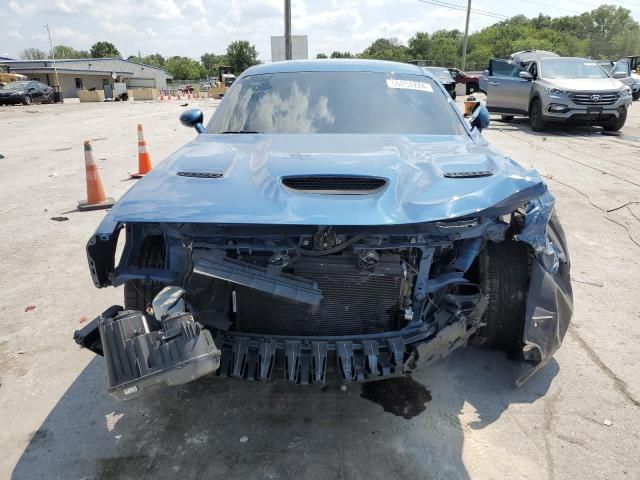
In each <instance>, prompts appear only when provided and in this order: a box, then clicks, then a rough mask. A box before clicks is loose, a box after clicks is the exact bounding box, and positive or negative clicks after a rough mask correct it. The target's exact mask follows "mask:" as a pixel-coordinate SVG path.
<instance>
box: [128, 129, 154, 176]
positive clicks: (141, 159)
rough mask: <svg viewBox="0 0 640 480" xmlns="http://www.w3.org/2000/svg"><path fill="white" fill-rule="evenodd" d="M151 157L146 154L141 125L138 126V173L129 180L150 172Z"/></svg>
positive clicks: (133, 174)
mask: <svg viewBox="0 0 640 480" xmlns="http://www.w3.org/2000/svg"><path fill="white" fill-rule="evenodd" d="M152 168H153V167H152V166H151V157H150V156H149V152H147V142H145V140H144V135H143V133H142V124H141V123H139V124H138V173H132V174H131V178H142V177H144V176H145V175H146V174H147V173H149V172H150V171H151V169H152Z"/></svg>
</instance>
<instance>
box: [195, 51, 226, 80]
mask: <svg viewBox="0 0 640 480" xmlns="http://www.w3.org/2000/svg"><path fill="white" fill-rule="evenodd" d="M200 62H201V63H202V66H203V67H204V68H205V70H206V71H207V75H208V76H209V77H217V76H218V71H219V67H220V65H227V64H228V60H227V56H226V55H218V54H215V53H205V54H204V55H202V56H201V57H200Z"/></svg>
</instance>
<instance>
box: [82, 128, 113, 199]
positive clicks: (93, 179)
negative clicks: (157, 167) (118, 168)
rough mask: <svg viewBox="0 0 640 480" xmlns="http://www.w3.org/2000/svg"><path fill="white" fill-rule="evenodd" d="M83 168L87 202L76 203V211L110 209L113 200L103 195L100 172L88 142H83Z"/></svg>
mask: <svg viewBox="0 0 640 480" xmlns="http://www.w3.org/2000/svg"><path fill="white" fill-rule="evenodd" d="M84 168H85V170H86V174H87V201H86V202H80V203H78V210H80V211H85V210H99V209H101V208H109V207H111V206H112V205H113V204H114V203H115V200H114V199H113V198H111V197H107V196H106V195H105V193H104V187H103V186H102V179H101V178H100V171H99V170H98V165H96V162H95V161H94V160H93V150H92V149H91V142H90V141H89V140H85V142H84Z"/></svg>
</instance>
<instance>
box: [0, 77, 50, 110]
mask: <svg viewBox="0 0 640 480" xmlns="http://www.w3.org/2000/svg"><path fill="white" fill-rule="evenodd" d="M19 103H21V104H23V105H31V104H32V103H53V89H52V88H51V87H50V86H49V85H45V84H44V83H41V82H37V81H35V80H26V81H24V80H21V81H17V82H10V83H7V84H6V85H5V86H4V87H3V88H0V105H16V104H19Z"/></svg>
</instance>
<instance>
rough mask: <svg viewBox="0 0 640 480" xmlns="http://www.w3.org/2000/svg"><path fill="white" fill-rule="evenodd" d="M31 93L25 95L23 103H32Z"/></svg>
mask: <svg viewBox="0 0 640 480" xmlns="http://www.w3.org/2000/svg"><path fill="white" fill-rule="evenodd" d="M31 102H32V100H31V95H25V96H24V98H23V99H22V104H23V105H31Z"/></svg>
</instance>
